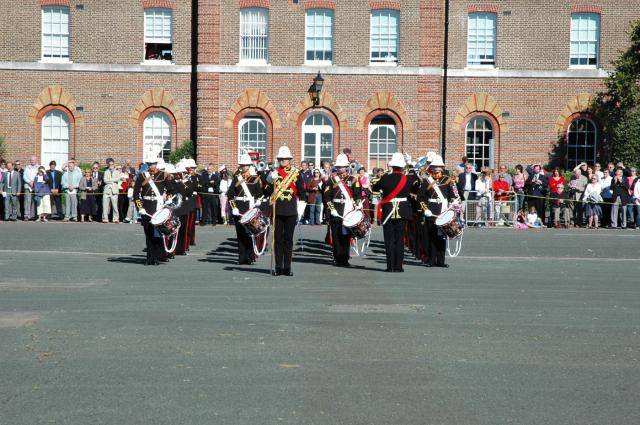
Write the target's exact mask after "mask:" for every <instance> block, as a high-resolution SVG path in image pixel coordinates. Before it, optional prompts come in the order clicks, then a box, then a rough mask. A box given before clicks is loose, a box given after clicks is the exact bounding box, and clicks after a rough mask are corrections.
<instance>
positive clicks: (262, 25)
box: [240, 8, 269, 65]
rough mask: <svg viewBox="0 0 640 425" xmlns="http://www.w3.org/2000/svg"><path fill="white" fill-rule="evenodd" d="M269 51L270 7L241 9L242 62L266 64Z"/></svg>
mask: <svg viewBox="0 0 640 425" xmlns="http://www.w3.org/2000/svg"><path fill="white" fill-rule="evenodd" d="M268 53H269V9H261V8H249V9H241V10H240V62H241V63H248V64H256V65H266V64H267V59H268Z"/></svg>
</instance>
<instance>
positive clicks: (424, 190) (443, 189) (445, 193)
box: [418, 175, 456, 217]
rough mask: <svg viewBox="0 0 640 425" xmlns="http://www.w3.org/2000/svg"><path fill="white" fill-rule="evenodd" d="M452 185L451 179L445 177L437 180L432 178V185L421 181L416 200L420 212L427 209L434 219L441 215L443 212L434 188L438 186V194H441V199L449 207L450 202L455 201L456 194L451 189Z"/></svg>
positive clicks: (426, 181)
mask: <svg viewBox="0 0 640 425" xmlns="http://www.w3.org/2000/svg"><path fill="white" fill-rule="evenodd" d="M454 184H455V183H454V181H453V179H452V178H451V177H449V176H445V175H443V176H442V177H440V178H439V179H435V178H434V182H433V184H431V183H430V182H429V181H428V180H426V179H425V180H423V181H422V184H421V185H420V192H419V194H418V200H419V202H420V205H421V207H422V208H421V209H422V211H423V212H424V211H426V209H429V211H431V212H432V213H433V215H434V217H435V216H437V215H440V214H442V213H443V212H444V211H443V210H444V209H443V205H442V201H441V200H440V198H439V197H438V194H437V193H436V190H435V187H434V186H435V185H437V186H438V189H440V193H442V197H443V198H444V199H446V200H447V202H448V203H449V205H451V202H452V201H454V200H455V199H456V193H455V190H454V188H453V185H454Z"/></svg>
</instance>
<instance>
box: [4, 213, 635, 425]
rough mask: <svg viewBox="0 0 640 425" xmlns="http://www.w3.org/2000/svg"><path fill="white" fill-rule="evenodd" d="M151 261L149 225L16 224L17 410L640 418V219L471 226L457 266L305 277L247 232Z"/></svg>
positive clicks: (28, 418) (376, 420) (9, 346)
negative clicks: (241, 246) (256, 252)
mask: <svg viewBox="0 0 640 425" xmlns="http://www.w3.org/2000/svg"><path fill="white" fill-rule="evenodd" d="M198 231H199V235H198V245H197V246H196V247H194V248H195V250H194V251H193V252H192V253H191V255H189V256H187V257H180V258H177V259H175V260H173V261H172V262H171V263H169V264H163V265H161V266H159V267H144V266H143V265H142V262H143V260H144V254H143V253H142V252H141V250H142V248H143V246H144V237H143V235H142V228H141V227H139V226H133V225H98V224H93V225H92V224H84V225H83V224H63V223H14V224H9V223H0V240H2V249H0V366H1V367H0V424H2V425H15V424H21V425H37V424H74V425H89V424H96V425H112V424H113V425H116V424H117V425H127V424H149V425H151V424H153V425H160V424H167V425H169V424H171V425H182V424H185V425H186V424H243V425H244V424H247V425H249V424H251V425H262V424H292V425H303V424H317V425H332V424H349V425H351V424H354V425H355V424H358V425H360V424H362V425H368V424H372V425H373V424H375V425H405V424H415V425H430V424H447V425H448V424H468V425H484V424H487V425H496V424H507V423H513V424H553V425H567V424H576V425H577V424H580V425H586V424H594V425H604V424H612V425H624V424H629V425H637V424H638V423H640V403H639V402H638V400H639V398H638V397H639V395H638V394H640V361H639V360H640V261H639V260H638V257H639V255H638V251H639V249H640V232H639V231H615V230H598V231H586V230H568V231H560V230H540V231H517V230H512V229H490V230H487V229H471V230H468V231H467V233H466V235H465V239H464V247H463V251H462V255H461V256H460V257H459V258H456V259H449V260H448V261H449V263H450V264H451V268H449V269H427V268H424V267H421V266H419V265H417V264H416V263H415V261H412V260H409V261H407V265H406V266H405V273H403V274H400V273H393V274H391V273H384V272H382V270H383V269H384V268H385V263H384V256H383V254H382V249H381V243H380V239H381V231H380V230H379V229H375V230H374V232H375V233H374V240H373V242H372V244H371V248H372V250H371V251H372V252H371V253H370V255H369V256H368V257H366V258H356V259H353V260H352V264H353V265H354V267H353V268H351V269H338V268H334V267H332V266H331V265H330V263H331V261H330V257H329V254H328V251H327V247H326V246H325V245H324V243H322V242H321V241H322V240H323V239H324V228H320V227H309V226H307V227H304V229H303V234H304V237H305V238H306V239H307V241H306V243H305V247H304V251H303V252H299V251H298V252H297V253H296V257H295V259H294V273H295V277H293V278H291V277H279V278H274V277H271V276H270V275H269V274H268V269H269V256H265V257H263V258H261V259H260V260H259V261H258V263H257V264H255V265H254V266H236V265H235V251H234V249H235V248H234V244H235V243H234V231H233V228H232V227H222V226H218V227H216V228H211V227H209V228H207V229H204V230H202V229H201V228H198Z"/></svg>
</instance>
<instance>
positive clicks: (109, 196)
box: [102, 158, 120, 223]
mask: <svg viewBox="0 0 640 425" xmlns="http://www.w3.org/2000/svg"><path fill="white" fill-rule="evenodd" d="M102 176H103V179H104V180H103V182H104V188H103V189H102V222H103V223H108V222H109V209H111V212H112V214H113V222H114V223H119V222H120V218H119V216H118V192H119V187H118V184H119V183H120V171H118V170H116V168H115V164H114V162H113V159H112V158H107V169H106V170H105V171H104V173H103V175H102Z"/></svg>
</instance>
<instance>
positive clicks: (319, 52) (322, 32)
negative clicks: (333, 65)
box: [305, 9, 333, 62]
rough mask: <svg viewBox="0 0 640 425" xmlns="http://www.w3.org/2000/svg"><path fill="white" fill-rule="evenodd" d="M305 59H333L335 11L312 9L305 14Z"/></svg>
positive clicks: (328, 60)
mask: <svg viewBox="0 0 640 425" xmlns="http://www.w3.org/2000/svg"><path fill="white" fill-rule="evenodd" d="M305 60H307V61H327V62H331V61H332V60H333V11H332V10H329V9H310V10H308V11H307V13H306V15H305Z"/></svg>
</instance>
